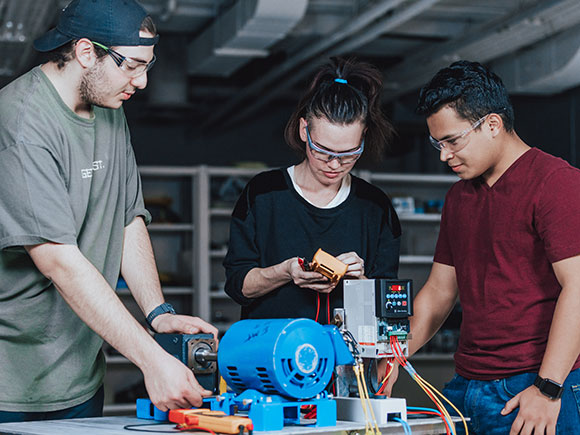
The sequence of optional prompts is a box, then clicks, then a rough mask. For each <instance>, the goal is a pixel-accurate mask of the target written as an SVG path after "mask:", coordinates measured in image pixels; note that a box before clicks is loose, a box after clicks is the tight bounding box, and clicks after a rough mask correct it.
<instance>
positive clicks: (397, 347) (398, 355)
mask: <svg viewBox="0 0 580 435" xmlns="http://www.w3.org/2000/svg"><path fill="white" fill-rule="evenodd" d="M391 349H392V350H393V354H394V355H395V359H396V360H397V362H398V363H399V364H401V365H402V366H403V367H406V366H407V358H405V355H404V354H403V349H402V348H401V343H399V339H398V338H397V336H396V335H392V336H391ZM425 393H426V394H427V395H428V396H429V398H430V399H431V400H432V401H433V403H434V404H435V405H436V406H437V409H438V410H439V411H440V412H441V416H442V417H441V418H442V419H443V422H444V423H445V430H446V432H447V434H448V435H451V432H450V428H449V424H448V423H447V420H446V419H445V418H443V409H441V406H439V403H437V400H436V399H435V396H434V395H433V394H432V393H431V392H430V391H429V390H428V389H427V388H425Z"/></svg>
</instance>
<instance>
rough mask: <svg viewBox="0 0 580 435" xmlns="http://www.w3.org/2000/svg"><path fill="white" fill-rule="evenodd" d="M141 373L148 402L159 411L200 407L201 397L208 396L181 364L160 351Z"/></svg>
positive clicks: (189, 371)
mask: <svg viewBox="0 0 580 435" xmlns="http://www.w3.org/2000/svg"><path fill="white" fill-rule="evenodd" d="M160 317H161V316H160ZM142 371H143V375H144V378H145V388H147V393H148V394H149V398H150V399H151V401H152V402H153V404H154V405H155V406H156V407H157V408H159V409H160V410H161V411H167V410H168V409H180V408H191V407H192V406H196V407H200V406H201V404H202V400H203V397H206V396H209V395H211V391H207V390H205V389H204V388H203V387H202V386H201V385H199V383H198V382H197V380H196V379H195V376H194V375H193V372H192V371H191V370H190V369H189V368H188V367H187V366H186V365H185V364H183V363H182V362H181V361H179V360H178V359H177V358H175V357H173V356H172V355H170V354H168V353H166V352H165V351H163V350H162V349H160V352H159V354H158V355H155V356H152V358H151V360H150V361H148V364H147V366H146V367H145V368H142Z"/></svg>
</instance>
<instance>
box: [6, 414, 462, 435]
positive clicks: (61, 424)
mask: <svg viewBox="0 0 580 435" xmlns="http://www.w3.org/2000/svg"><path fill="white" fill-rule="evenodd" d="M454 420H455V419H454ZM457 420H459V419H457ZM136 424H155V422H153V421H152V420H141V419H138V418H136V417H100V418H78V419H71V420H46V421H29V422H25V423H2V424H0V434H18V435H63V434H78V435H120V434H123V435H131V434H137V433H154V434H160V433H176V434H184V433H193V432H182V431H179V430H177V429H173V428H174V427H175V424H174V423H166V424H159V425H155V426H148V427H147V426H141V427H139V428H138V429H141V430H142V431H141V432H133V431H129V430H127V429H124V427H125V426H126V425H136ZM409 424H410V425H411V429H412V431H413V435H436V434H444V433H445V426H444V424H443V421H442V420H441V419H440V418H425V419H410V420H409ZM456 424H457V422H456ZM379 427H380V429H381V433H382V434H404V430H403V427H402V426H401V424H399V423H396V422H393V423H387V424H385V425H379ZM145 431H147V432H145ZM352 431H356V432H359V433H361V434H362V432H363V431H364V425H363V424H360V423H351V422H343V421H339V422H338V424H337V425H336V426H332V427H321V428H315V427H304V426H302V427H301V426H288V427H285V428H284V429H283V430H281V431H276V432H254V434H256V435H266V434H276V435H291V434H297V435H306V434H316V435H324V434H337V435H338V434H340V435H344V434H346V433H348V432H352ZM198 433H203V434H205V435H207V433H206V432H198Z"/></svg>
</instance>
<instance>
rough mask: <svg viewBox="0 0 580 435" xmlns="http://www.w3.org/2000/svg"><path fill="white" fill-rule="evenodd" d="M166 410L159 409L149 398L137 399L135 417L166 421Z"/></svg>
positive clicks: (167, 413) (167, 414)
mask: <svg viewBox="0 0 580 435" xmlns="http://www.w3.org/2000/svg"><path fill="white" fill-rule="evenodd" d="M168 416H169V412H168V411H161V410H160V409H159V408H157V407H156V406H155V405H153V402H151V400H149V399H137V418H142V419H145V420H155V421H167V419H168Z"/></svg>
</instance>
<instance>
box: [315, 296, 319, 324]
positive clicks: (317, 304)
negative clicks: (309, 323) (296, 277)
mask: <svg viewBox="0 0 580 435" xmlns="http://www.w3.org/2000/svg"><path fill="white" fill-rule="evenodd" d="M318 314H320V293H317V294H316V318H315V319H314V321H315V322H318Z"/></svg>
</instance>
